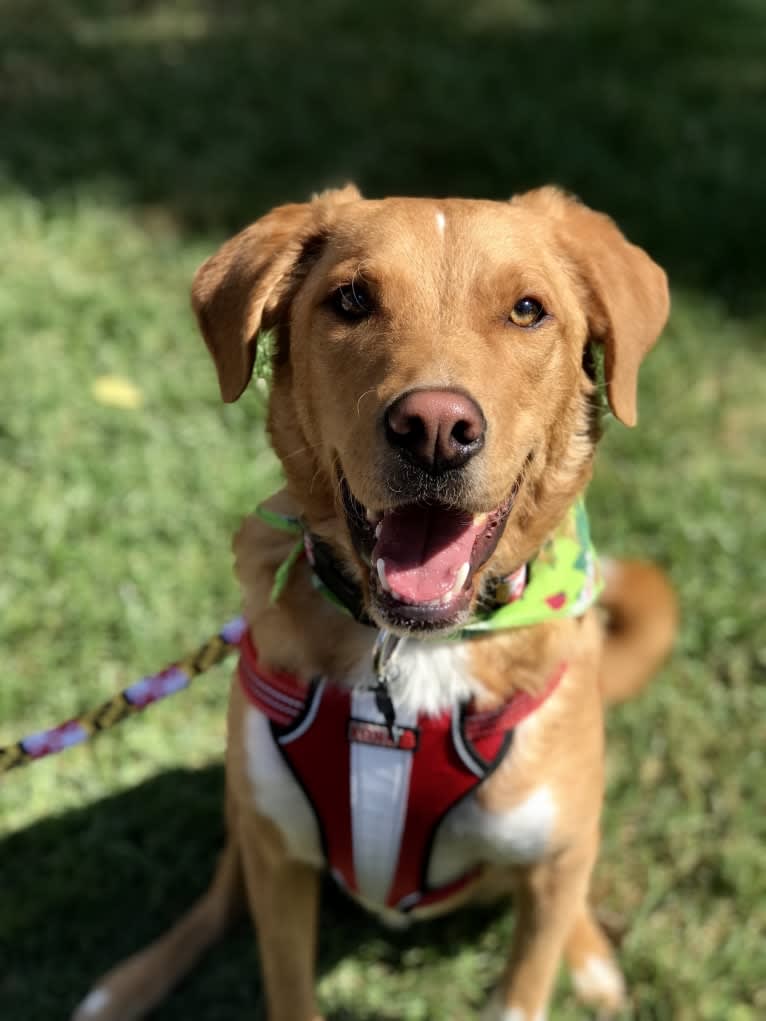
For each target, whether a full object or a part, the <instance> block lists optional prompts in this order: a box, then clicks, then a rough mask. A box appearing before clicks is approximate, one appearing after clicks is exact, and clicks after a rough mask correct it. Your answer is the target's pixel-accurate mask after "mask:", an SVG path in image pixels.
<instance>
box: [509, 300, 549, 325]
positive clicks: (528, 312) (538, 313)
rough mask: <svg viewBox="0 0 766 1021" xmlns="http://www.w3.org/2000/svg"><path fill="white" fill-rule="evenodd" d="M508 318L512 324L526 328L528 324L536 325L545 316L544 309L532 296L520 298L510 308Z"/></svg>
mask: <svg viewBox="0 0 766 1021" xmlns="http://www.w3.org/2000/svg"><path fill="white" fill-rule="evenodd" d="M508 318H509V319H510V321H511V322H512V323H513V325H514V326H521V327H522V329H527V328H528V327H530V326H537V324H538V323H539V322H540V321H541V320H542V319H544V318H545V309H544V308H543V306H542V305H541V304H540V302H539V301H536V300H535V299H534V298H521V299H520V300H519V301H517V302H516V304H515V305H514V306H513V308H512V309H511V314H510V315H509V316H508Z"/></svg>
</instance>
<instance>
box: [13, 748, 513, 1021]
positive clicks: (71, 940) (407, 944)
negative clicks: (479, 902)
mask: <svg viewBox="0 0 766 1021" xmlns="http://www.w3.org/2000/svg"><path fill="white" fill-rule="evenodd" d="M222 792H223V771H222V769H220V768H210V769H206V770H203V771H197V772H191V771H185V770H174V771H171V772H168V773H165V774H163V775H161V776H158V777H156V778H154V779H152V780H150V781H147V782H146V783H143V784H141V785H139V786H138V787H136V788H134V789H132V790H129V791H126V792H125V793H122V794H117V795H114V796H111V797H108V798H105V799H104V800H103V801H100V802H98V803H97V804H94V805H91V806H89V807H88V808H85V809H83V810H81V811H75V812H70V813H67V814H66V815H63V816H61V817H58V818H51V819H47V820H45V821H43V822H41V823H38V824H36V825H34V826H31V827H29V828H28V829H26V830H23V831H21V832H19V833H17V834H14V835H13V836H10V837H8V838H6V839H5V840H3V841H2V842H1V843H0V861H2V901H1V902H0V960H2V962H3V968H2V973H1V974H0V1004H1V1005H2V1015H3V1017H5V1018H9V1019H14V1021H15V1019H21V1018H34V1021H62V1018H65V1017H68V1012H69V1010H70V1009H71V1008H72V1007H73V1006H74V1004H75V1003H77V1002H78V1001H79V999H81V998H82V996H83V995H84V993H85V992H87V990H88V989H89V988H90V986H91V984H92V982H93V981H94V980H95V979H96V978H97V977H98V976H99V975H100V974H101V973H102V972H103V971H105V970H107V969H108V968H110V967H111V966H112V965H114V964H116V963H117V962H118V961H119V960H121V959H122V958H123V957H124V956H126V955H127V954H130V953H132V952H133V951H135V950H137V949H139V948H140V947H142V946H144V945H145V944H146V943H148V942H149V941H150V940H152V939H154V938H155V937H157V936H158V935H160V933H161V932H163V931H164V929H165V928H166V927H167V926H169V925H170V924H171V923H173V922H174V921H175V920H176V919H177V918H178V917H179V916H180V915H181V914H182V912H183V911H184V910H185V909H186V908H187V907H188V906H189V905H190V904H191V902H192V901H193V900H194V898H195V897H196V896H198V895H199V894H200V893H201V892H202V891H203V889H204V888H205V886H206V885H207V882H208V880H209V878H210V875H211V870H212V866H213V863H214V860H215V856H216V854H217V853H218V851H219V850H220V846H221V842H222V839H223V831H222V826H221V802H222ZM496 915H497V908H495V909H494V911H493V912H492V916H496ZM489 917H490V915H489V914H488V913H487V912H483V911H474V912H463V913H461V914H459V915H456V916H451V917H449V918H447V919H445V920H440V921H439V922H438V923H434V924H430V925H428V924H424V925H418V927H417V933H418V935H417V937H415V938H414V937H413V932H412V931H410V932H409V933H404V934H401V935H399V934H395V933H394V934H392V933H389V932H387V931H386V930H384V929H382V928H381V927H380V925H378V924H377V923H376V922H375V921H373V920H372V919H371V918H370V917H368V916H367V915H365V914H364V913H362V912H361V911H359V910H357V909H356V907H355V906H354V905H353V904H351V903H350V902H349V901H348V900H347V899H346V898H345V897H343V896H342V895H341V894H340V893H339V892H338V891H337V890H336V889H335V888H334V887H333V886H332V884H330V883H328V884H327V885H326V887H325V890H324V893H323V904H322V938H321V941H320V960H319V974H320V976H321V974H322V973H324V972H326V971H327V970H329V969H330V968H332V967H333V966H334V965H335V964H337V963H338V962H339V961H340V960H342V959H343V958H346V957H354V958H356V959H357V960H365V959H369V958H370V957H372V958H373V959H375V960H376V961H378V962H380V963H382V964H383V965H385V966H388V967H390V968H397V967H398V966H400V965H401V958H402V955H403V954H404V953H405V951H406V950H407V949H411V948H412V946H413V944H414V943H415V942H418V943H419V942H421V941H422V942H423V943H425V944H427V945H428V947H429V953H432V954H433V955H434V956H436V957H439V956H443V957H448V958H449V957H451V956H452V955H454V954H455V953H457V952H458V951H459V949H460V948H461V947H462V946H464V945H465V944H466V943H473V944H475V943H476V942H477V936H478V934H479V932H480V931H481V929H482V928H483V927H484V926H485V925H486V923H487V919H488V918H489ZM160 1016H161V1017H162V1018H163V1019H164V1021H174V1019H178V1021H181V1019H188V1018H196V1017H211V1018H212V1017H221V1018H223V1017H251V1018H263V1017H265V1011H264V1007H263V1002H262V993H261V986H260V978H259V972H258V965H257V955H256V946H255V940H254V937H253V934H252V930H251V928H250V926H249V924H247V921H246V918H244V917H243V921H242V923H240V925H238V926H237V927H236V929H235V930H234V931H232V932H231V933H230V934H229V935H228V936H227V937H226V938H225V940H224V941H223V942H222V943H221V944H219V946H218V947H216V948H215V949H214V950H213V951H212V952H211V953H210V954H209V956H208V957H207V958H206V959H205V960H204V961H203V962H202V963H201V964H200V966H199V967H198V968H197V969H196V970H195V971H194V972H193V974H192V975H191V977H190V978H189V979H188V980H187V981H186V982H185V983H183V984H182V986H181V987H180V988H179V989H178V990H177V991H176V992H175V993H174V994H173V995H172V996H171V997H170V998H169V1000H168V1001H167V1003H166V1004H165V1005H163V1007H162V1009H161V1011H160ZM328 1021H372V1015H370V1014H368V1013H366V1012H364V1013H354V1015H353V1017H352V1016H351V1015H348V1014H346V1013H343V1014H340V1013H337V1014H333V1015H331V1016H330V1017H329V1018H328Z"/></svg>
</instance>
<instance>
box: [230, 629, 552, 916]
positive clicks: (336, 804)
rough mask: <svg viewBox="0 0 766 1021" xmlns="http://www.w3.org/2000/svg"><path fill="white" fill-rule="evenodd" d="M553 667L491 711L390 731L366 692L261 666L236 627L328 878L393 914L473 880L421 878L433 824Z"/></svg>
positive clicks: (251, 691)
mask: <svg viewBox="0 0 766 1021" xmlns="http://www.w3.org/2000/svg"><path fill="white" fill-rule="evenodd" d="M565 670H566V664H561V665H560V666H559V667H558V669H557V670H556V671H555V673H554V674H553V676H552V677H551V678H550V680H549V682H548V684H547V686H546V688H545V690H544V691H543V692H542V694H541V695H539V696H537V697H532V696H531V695H528V694H527V693H525V692H518V693H517V694H515V695H514V696H513V697H512V698H511V699H510V701H508V702H507V703H506V704H505V705H503V706H501V707H499V708H498V709H495V710H492V711H484V712H478V711H476V710H475V709H474V708H473V707H472V705H471V704H470V703H468V704H465V705H463V706H461V707H460V709H459V710H457V711H455V712H451V711H448V712H444V713H442V714H441V715H440V716H436V717H429V716H422V715H421V716H419V717H418V718H417V719H416V720H407V719H404V720H403V721H402V722H403V725H400V724H399V720H401V719H402V716H401V714H397V726H395V727H394V730H393V733H391V732H389V729H388V727H387V726H386V725H385V722H384V720H383V717H382V715H381V713H380V711H379V710H378V709H377V707H376V704H375V699H374V696H373V694H372V692H371V691H367V690H350V689H347V688H343V687H340V686H338V685H334V684H332V683H331V682H330V681H328V680H327V678H318V679H316V680H315V681H313V682H312V683H311V684H310V685H305V684H303V683H301V682H300V681H299V680H298V679H297V678H296V677H294V676H293V675H291V674H289V673H284V672H281V671H276V670H268V669H266V668H265V667H264V666H263V665H262V664H261V663H259V661H258V654H257V651H256V649H255V646H254V645H253V643H252V641H251V639H250V636H249V634H247V633H246V634H245V635H244V637H243V640H242V643H241V655H240V661H239V678H240V681H241V684H242V688H243V690H244V693H245V695H246V696H247V698H248V700H249V701H250V702H251V703H252V704H253V705H254V706H255V707H256V708H257V709H259V710H260V711H261V712H262V713H263V714H264V715H265V716H266V717H268V719H269V721H270V728H271V734H272V737H273V740H274V742H275V744H276V747H277V748H278V749H279V751H280V753H281V755H282V757H283V759H284V761H285V762H286V763H287V765H288V766H289V768H290V770H291V771H292V773H293V776H294V777H295V779H296V780H297V782H298V783H299V784H300V786H301V787H302V789H303V791H304V793H305V794H306V797H307V798H308V800H309V802H310V804H311V806H312V808H313V811H314V815H315V817H316V821H317V824H318V828H319V833H320V838H321V841H322V849H323V852H324V855H325V859H326V861H327V863H328V866H329V868H330V871H331V873H332V874H333V876H334V877H335V879H336V880H337V881H338V882H339V883H340V885H341V886H343V887H344V888H346V889H347V890H348V891H349V892H350V893H352V894H354V895H355V896H357V897H358V898H360V899H361V900H363V901H367V902H370V903H375V904H378V905H385V906H386V907H387V908H389V909H394V910H395V911H398V912H403V913H406V912H409V911H411V910H412V909H413V908H416V907H417V908H423V907H427V906H429V905H432V904H435V903H437V902H439V901H442V900H446V899H448V898H450V897H452V896H453V895H455V894H456V893H458V891H460V890H461V889H463V887H465V886H466V885H468V884H469V883H471V882H472V881H473V880H474V879H476V878H477V877H478V874H479V872H480V870H481V866H480V865H477V866H476V867H474V868H471V869H470V870H469V871H468V872H466V873H464V874H463V875H460V876H458V877H457V878H455V879H453V880H451V881H449V882H447V883H446V884H444V885H440V886H435V887H432V886H430V885H429V883H428V874H429V864H430V861H431V856H432V851H433V847H434V841H435V838H436V835H437V832H438V829H439V826H440V823H441V822H442V820H443V819H444V818H445V816H446V815H447V813H448V812H449V811H450V810H451V809H452V808H454V807H455V806H456V805H457V804H458V802H460V801H462V800H463V799H465V798H466V797H468V796H469V795H470V794H471V793H472V792H474V791H475V790H476V788H477V787H478V786H479V785H480V784H481V783H482V782H483V781H484V780H486V779H487V777H488V776H489V775H490V774H491V773H492V771H493V770H494V769H495V768H496V766H497V765H498V764H499V763H500V762H501V761H502V759H503V756H504V755H505V753H506V751H507V750H508V748H509V746H510V744H511V742H512V740H513V732H514V729H515V727H516V726H518V724H519V723H521V721H522V720H524V719H525V718H526V717H527V716H529V715H530V714H531V713H533V712H534V711H535V710H536V709H537V708H539V706H541V705H542V703H543V702H544V701H545V700H546V699H547V698H548V697H549V696H550V695H551V694H552V693H553V692H554V691H555V689H556V688H557V687H558V684H559V682H560V681H561V678H562V677H563V675H564V672H565Z"/></svg>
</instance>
